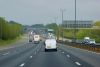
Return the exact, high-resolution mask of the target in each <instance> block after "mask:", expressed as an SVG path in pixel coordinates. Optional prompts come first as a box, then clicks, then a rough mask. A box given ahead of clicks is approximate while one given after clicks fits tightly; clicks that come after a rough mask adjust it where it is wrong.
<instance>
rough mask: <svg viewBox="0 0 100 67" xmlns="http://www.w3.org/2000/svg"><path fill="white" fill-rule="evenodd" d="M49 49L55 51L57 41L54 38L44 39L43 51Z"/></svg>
mask: <svg viewBox="0 0 100 67" xmlns="http://www.w3.org/2000/svg"><path fill="white" fill-rule="evenodd" d="M49 50H54V51H57V42H56V39H54V38H49V39H46V40H45V52H46V51H49Z"/></svg>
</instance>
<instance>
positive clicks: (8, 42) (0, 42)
mask: <svg viewBox="0 0 100 67" xmlns="http://www.w3.org/2000/svg"><path fill="white" fill-rule="evenodd" d="M21 39H22V36H19V37H17V38H15V39H9V40H0V47H5V46H11V45H13V44H14V43H16V42H18V41H20V40H21Z"/></svg>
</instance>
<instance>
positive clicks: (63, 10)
mask: <svg viewBox="0 0 100 67" xmlns="http://www.w3.org/2000/svg"><path fill="white" fill-rule="evenodd" d="M60 10H61V13H62V28H63V21H64V19H63V18H64V12H65V9H60ZM63 38H64V32H63V29H62V41H63Z"/></svg>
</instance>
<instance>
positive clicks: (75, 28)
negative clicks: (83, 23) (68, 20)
mask: <svg viewBox="0 0 100 67" xmlns="http://www.w3.org/2000/svg"><path fill="white" fill-rule="evenodd" d="M76 31H77V22H76V0H75V23H74V42H76Z"/></svg>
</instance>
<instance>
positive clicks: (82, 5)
mask: <svg viewBox="0 0 100 67" xmlns="http://www.w3.org/2000/svg"><path fill="white" fill-rule="evenodd" d="M76 1H77V2H76V3H77V5H76V17H77V20H93V21H97V20H100V5H99V4H100V0H76ZM61 10H64V20H74V17H75V12H74V11H75V0H0V17H5V19H6V20H8V21H11V20H12V21H16V22H19V23H21V24H24V25H32V24H48V23H53V22H56V23H61Z"/></svg>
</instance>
